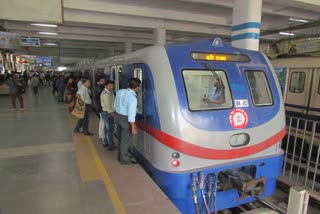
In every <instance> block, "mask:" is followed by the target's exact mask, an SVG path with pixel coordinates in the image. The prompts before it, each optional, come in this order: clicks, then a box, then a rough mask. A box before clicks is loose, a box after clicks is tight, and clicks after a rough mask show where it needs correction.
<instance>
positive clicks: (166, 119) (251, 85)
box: [150, 38, 286, 213]
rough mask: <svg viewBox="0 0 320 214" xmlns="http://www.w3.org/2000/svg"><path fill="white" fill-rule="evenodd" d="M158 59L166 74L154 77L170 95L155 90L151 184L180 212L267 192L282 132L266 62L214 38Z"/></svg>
mask: <svg viewBox="0 0 320 214" xmlns="http://www.w3.org/2000/svg"><path fill="white" fill-rule="evenodd" d="M166 53H167V56H168V61H169V64H170V68H171V72H172V74H171V75H172V76H171V75H167V73H165V72H163V75H164V76H163V77H162V78H163V81H167V82H168V83H172V84H166V90H165V91H170V93H169V94H170V96H168V93H167V92H166V93H167V95H165V94H164V90H163V91H162V92H161V91H160V92H159V90H158V92H157V93H158V94H157V99H158V108H159V117H160V121H161V131H159V132H158V133H157V134H155V135H154V137H155V138H156V140H157V142H160V143H159V144H155V146H154V147H155V148H154V151H157V152H154V153H153V156H152V160H151V161H150V162H152V167H151V168H152V169H151V170H150V171H151V172H152V173H151V174H152V177H153V178H154V180H155V181H156V182H157V183H158V184H159V186H160V187H161V188H162V189H163V191H164V192H165V193H166V194H167V195H168V196H169V198H170V199H171V200H172V201H173V202H174V203H175V205H176V206H177V207H178V208H179V210H180V211H181V212H182V213H208V212H213V211H217V210H222V209H226V208H230V207H235V206H238V205H240V204H243V203H248V202H250V201H252V200H255V197H256V196H259V197H265V196H268V195H270V194H272V193H273V192H274V189H275V185H276V178H277V176H279V175H280V174H281V170H282V158H283V157H282V155H283V151H282V150H281V148H280V143H281V140H282V138H283V137H284V136H285V132H286V131H285V115H284V108H283V102H282V98H281V93H280V89H279V85H278V82H277V80H276V76H275V74H274V72H273V71H272V67H271V65H270V63H269V61H268V59H267V58H266V57H265V56H264V55H262V54H261V53H259V52H254V51H248V50H241V49H237V48H234V47H231V46H228V45H226V44H224V43H223V42H222V41H221V39H219V38H217V39H214V40H204V41H201V42H197V43H194V44H191V45H190V44H188V45H169V46H167V47H166ZM157 75H158V77H159V75H161V74H157ZM156 90H157V89H156ZM173 91H174V92H173ZM171 92H172V93H171ZM161 93H162V94H161ZM154 133H155V132H154Z"/></svg>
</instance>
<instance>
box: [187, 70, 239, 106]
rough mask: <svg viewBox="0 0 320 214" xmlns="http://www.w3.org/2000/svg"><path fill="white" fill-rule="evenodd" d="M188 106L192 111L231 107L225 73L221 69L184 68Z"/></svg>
mask: <svg viewBox="0 0 320 214" xmlns="http://www.w3.org/2000/svg"><path fill="white" fill-rule="evenodd" d="M183 78H184V82H185V86H186V91H187V96H188V101H189V108H190V110H192V111H200V110H214V109H226V108H232V106H233V104H232V98H231V93H230V88H229V83H228V80H227V77H226V74H225V72H224V71H222V70H212V71H209V70H184V71H183Z"/></svg>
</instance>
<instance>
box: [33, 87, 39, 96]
mask: <svg viewBox="0 0 320 214" xmlns="http://www.w3.org/2000/svg"><path fill="white" fill-rule="evenodd" d="M33 93H34V94H38V86H34V87H33Z"/></svg>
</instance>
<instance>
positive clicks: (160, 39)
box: [153, 28, 166, 45]
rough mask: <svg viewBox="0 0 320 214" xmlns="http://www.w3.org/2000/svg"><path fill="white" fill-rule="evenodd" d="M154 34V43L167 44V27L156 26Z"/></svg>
mask: <svg viewBox="0 0 320 214" xmlns="http://www.w3.org/2000/svg"><path fill="white" fill-rule="evenodd" d="M153 35H154V41H153V44H154V45H165V44H166V29H165V28H156V29H154V30H153Z"/></svg>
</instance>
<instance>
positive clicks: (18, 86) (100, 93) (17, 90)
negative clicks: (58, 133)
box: [0, 72, 141, 164]
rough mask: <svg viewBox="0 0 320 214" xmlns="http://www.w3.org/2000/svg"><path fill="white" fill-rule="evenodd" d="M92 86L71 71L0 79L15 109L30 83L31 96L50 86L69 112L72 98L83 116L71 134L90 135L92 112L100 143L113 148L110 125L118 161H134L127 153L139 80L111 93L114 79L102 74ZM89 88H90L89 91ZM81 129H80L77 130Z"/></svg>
mask: <svg viewBox="0 0 320 214" xmlns="http://www.w3.org/2000/svg"><path fill="white" fill-rule="evenodd" d="M96 80H97V81H96V82H95V87H92V85H91V82H90V79H88V78H86V77H82V76H80V77H79V76H73V75H72V74H68V75H64V74H58V75H55V74H49V73H37V72H30V73H29V74H23V75H21V74H18V73H11V74H7V73H6V74H4V75H1V76H0V82H2V83H3V84H6V85H7V86H8V88H9V92H10V95H11V97H12V106H13V108H14V109H15V110H17V103H16V102H17V100H18V101H19V104H20V105H19V107H20V109H21V110H23V108H24V102H23V96H22V93H23V90H22V88H26V87H27V85H30V87H31V88H32V91H33V93H34V95H35V96H37V95H38V91H39V87H42V86H51V87H52V94H53V95H54V97H55V98H56V99H57V102H59V103H65V104H67V107H68V110H69V111H70V112H72V111H73V109H74V107H75V104H76V101H77V100H78V102H79V103H81V104H82V105H84V106H85V107H84V116H83V118H80V119H79V120H78V122H77V124H76V126H75V128H74V130H73V131H74V133H79V134H80V133H82V134H83V135H87V136H90V135H93V134H92V133H91V132H89V115H90V112H92V111H94V113H96V115H97V116H99V117H100V120H99V129H98V137H99V140H100V141H101V142H102V144H103V146H105V147H107V149H108V150H110V151H112V150H115V148H116V146H115V144H114V140H113V134H114V130H115V129H114V128H115V127H116V132H117V133H116V135H117V138H118V146H117V147H118V160H119V162H120V163H121V164H132V163H136V162H135V161H134V160H133V159H132V158H131V156H130V155H129V150H130V147H131V145H132V137H133V135H135V134H137V126H136V124H135V117H136V112H137V94H136V93H137V92H138V91H139V90H140V85H141V81H140V80H139V79H138V78H132V79H130V81H129V82H128V88H126V89H121V90H119V91H118V92H117V94H115V91H114V82H113V81H111V80H106V79H105V78H104V77H98V78H96ZM91 88H94V90H93V91H91ZM80 129H82V131H81V130H80Z"/></svg>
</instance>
